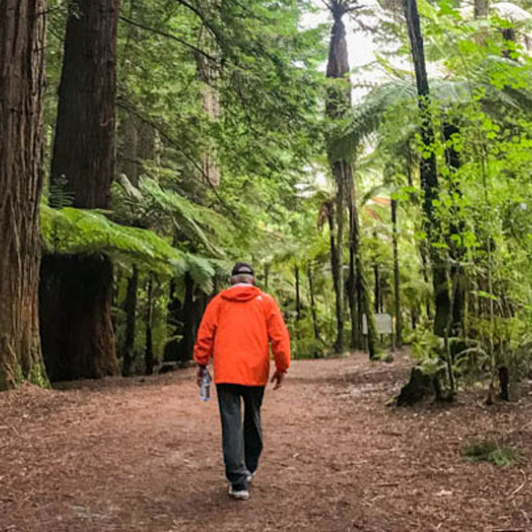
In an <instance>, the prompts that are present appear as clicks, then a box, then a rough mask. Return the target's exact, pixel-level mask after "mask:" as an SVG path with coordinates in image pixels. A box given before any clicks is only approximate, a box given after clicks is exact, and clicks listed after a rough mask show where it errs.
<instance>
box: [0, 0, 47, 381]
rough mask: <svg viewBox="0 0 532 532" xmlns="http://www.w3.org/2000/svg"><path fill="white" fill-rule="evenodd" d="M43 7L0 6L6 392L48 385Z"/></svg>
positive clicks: (16, 0) (33, 3)
mask: <svg viewBox="0 0 532 532" xmlns="http://www.w3.org/2000/svg"><path fill="white" fill-rule="evenodd" d="M45 9H46V2H45V1H44V0H0V14H1V15H0V65H1V68H0V132H1V133H0V249H1V250H2V251H1V253H0V390H6V389H9V388H13V387H15V386H16V385H17V384H19V383H20V382H21V381H23V380H29V381H32V382H34V383H37V384H41V385H46V384H47V377H46V374H45V371H44V365H43V361H42V356H41V344H40V340H39V320H38V297H37V296H38V284H39V259H40V230H39V201H40V195H41V188H42V182H43V169H42V148H43V144H42V142H43V138H44V134H43V118H42V117H43V114H42V111H43V106H42V104H43V94H44V50H45V27H44V15H43V14H44V12H45Z"/></svg>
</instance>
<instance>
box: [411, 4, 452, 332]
mask: <svg viewBox="0 0 532 532" xmlns="http://www.w3.org/2000/svg"><path fill="white" fill-rule="evenodd" d="M403 6H404V10H405V17H406V23H407V26H408V36H409V39H410V45H411V52H412V60H413V63H414V69H415V75H416V86H417V93H418V97H419V98H418V105H419V112H420V116H421V141H422V144H423V146H424V147H425V149H426V150H427V152H428V155H427V156H425V157H422V158H421V163H420V177H421V188H422V190H423V192H424V200H423V211H424V213H425V218H426V228H427V238H428V243H429V245H430V244H432V243H433V242H434V241H435V240H436V239H437V236H438V233H439V220H438V218H437V215H436V212H435V210H434V202H435V201H436V200H438V197H439V183H438V175H437V170H436V156H435V154H434V151H433V150H432V146H433V145H434V130H433V127H432V116H431V111H430V93H429V82H428V77H427V70H426V67H425V52H424V48H423V37H422V35H421V26H420V22H419V13H418V10H417V3H416V0H403ZM430 259H431V269H432V284H433V288H434V301H435V307H436V315H435V317H434V333H435V334H436V335H438V336H444V334H445V330H446V327H447V316H448V313H449V311H450V306H451V302H450V298H449V285H448V277H449V276H448V275H447V265H446V262H445V259H444V256H443V254H442V253H441V252H440V251H439V250H438V249H437V248H435V247H434V246H430Z"/></svg>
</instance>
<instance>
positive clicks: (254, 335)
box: [194, 262, 290, 500]
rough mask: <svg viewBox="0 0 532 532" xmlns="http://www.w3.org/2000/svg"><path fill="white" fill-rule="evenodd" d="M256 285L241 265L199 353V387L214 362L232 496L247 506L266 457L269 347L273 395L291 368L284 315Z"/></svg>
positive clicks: (214, 305)
mask: <svg viewBox="0 0 532 532" xmlns="http://www.w3.org/2000/svg"><path fill="white" fill-rule="evenodd" d="M254 283H255V273H254V271H253V268H252V267H251V266H250V265H249V264H247V263H245V262H238V263H237V264H236V265H235V267H234V268H233V271H232V272H231V284H232V286H231V288H228V289H227V290H224V291H223V292H221V293H220V294H218V295H217V296H216V297H214V298H213V299H212V300H211V302H210V303H209V305H208V306H207V309H206V311H205V314H204V316H203V319H202V321H201V325H200V328H199V330H198V337H197V341H196V345H195V347H194V360H195V361H196V362H197V364H198V374H197V380H198V384H200V383H201V377H202V373H203V370H204V369H205V367H206V366H207V365H208V363H209V360H210V358H211V357H213V363H214V380H215V383H216V390H217V393H218V403H219V407H220V417H221V419H222V440H223V454H224V461H225V472H226V476H227V479H228V480H229V482H230V483H231V486H230V488H229V495H231V496H232V497H234V498H235V499H242V500H246V499H248V498H249V491H248V484H249V483H250V482H251V479H252V478H253V475H254V474H255V471H256V469H257V466H258V463H259V457H260V454H261V451H262V430H261V421H260V408H261V405H262V398H263V395H264V388H265V387H266V384H267V383H268V376H269V372H270V347H269V345H270V343H271V347H272V351H273V356H274V360H275V367H276V369H275V373H274V375H273V377H272V382H275V386H274V390H276V389H278V388H280V387H281V385H282V383H283V379H284V376H285V374H286V371H287V369H288V366H289V364H290V339H289V337H288V330H287V328H286V325H285V323H284V321H283V317H282V315H281V311H280V310H279V307H278V306H277V303H276V302H275V300H274V299H273V298H272V297H271V296H269V295H267V294H265V293H264V292H261V290H259V289H258V288H257V287H255V286H254ZM242 400H243V402H244V423H243V424H242V412H241V401H242Z"/></svg>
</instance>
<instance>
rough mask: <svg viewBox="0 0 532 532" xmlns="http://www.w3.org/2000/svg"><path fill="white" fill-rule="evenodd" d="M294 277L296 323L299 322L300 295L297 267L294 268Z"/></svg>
mask: <svg viewBox="0 0 532 532" xmlns="http://www.w3.org/2000/svg"><path fill="white" fill-rule="evenodd" d="M294 276H295V279H296V321H301V293H300V282H299V266H294Z"/></svg>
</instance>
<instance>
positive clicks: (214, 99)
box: [196, 0, 220, 187]
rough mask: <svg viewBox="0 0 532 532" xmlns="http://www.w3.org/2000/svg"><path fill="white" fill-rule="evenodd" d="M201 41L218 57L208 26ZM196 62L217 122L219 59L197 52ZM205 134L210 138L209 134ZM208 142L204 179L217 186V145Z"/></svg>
mask: <svg viewBox="0 0 532 532" xmlns="http://www.w3.org/2000/svg"><path fill="white" fill-rule="evenodd" d="M203 4H204V6H203V8H204V9H210V8H215V7H216V6H217V4H219V0H203ZM199 41H200V43H201V46H200V48H201V49H202V50H205V51H207V53H208V55H209V56H210V57H212V58H217V57H218V56H219V55H220V51H219V48H218V45H217V43H216V38H215V36H214V35H213V34H212V32H211V30H210V29H209V28H208V27H206V26H202V27H201V29H200V37H199ZM196 64H197V68H198V78H199V80H200V81H201V82H202V87H201V98H202V105H203V110H204V111H205V113H206V114H207V116H208V117H209V118H210V119H211V120H212V121H213V122H217V121H218V120H219V118H220V94H219V92H218V89H217V87H216V84H217V82H218V79H219V77H220V64H219V61H213V60H212V59H209V58H207V57H206V56H205V55H203V54H200V53H197V54H196ZM205 136H206V137H207V138H208V136H207V135H205ZM206 144H208V145H209V144H210V146H208V147H207V151H206V153H204V154H203V155H202V161H201V167H202V173H203V179H205V180H207V181H208V183H209V184H210V185H211V186H213V187H217V186H219V184H220V169H219V167H218V163H217V156H216V146H215V145H214V143H213V142H212V140H207V142H206Z"/></svg>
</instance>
